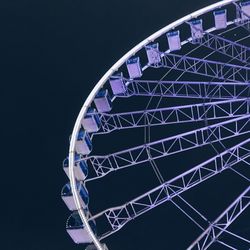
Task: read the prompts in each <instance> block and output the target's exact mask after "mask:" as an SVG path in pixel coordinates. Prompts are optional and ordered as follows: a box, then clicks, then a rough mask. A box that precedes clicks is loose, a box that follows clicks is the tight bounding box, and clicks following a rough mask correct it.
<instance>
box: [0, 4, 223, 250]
mask: <svg viewBox="0 0 250 250" xmlns="http://www.w3.org/2000/svg"><path fill="white" fill-rule="evenodd" d="M214 2H216V1H215V0H206V1H199V0H188V1H184V0H175V1H170V0H155V1H148V0H144V1H142V0H126V1H118V0H116V1H115V0H106V1H102V0H98V1H97V0H92V1H86V0H60V1H58V0H50V1H48V0H42V1H41V0H2V1H1V2H0V46H1V53H0V64H1V65H0V72H1V73H0V80H1V91H0V95H1V98H0V102H1V113H2V115H1V117H2V119H1V126H2V129H1V131H2V136H1V138H2V142H3V143H2V145H3V147H2V154H1V155H2V163H1V168H2V171H1V172H2V174H1V176H2V185H1V186H2V192H1V194H2V197H1V204H2V205H1V208H2V213H1V214H2V217H1V227H2V229H1V236H2V237H1V239H2V241H1V249H4V250H69V249H72V250H73V249H83V248H82V247H81V246H77V245H75V244H74V243H73V241H72V240H71V239H70V237H69V236H68V234H67V233H66V230H65V222H66V219H67V217H68V215H69V211H68V210H67V208H66V206H65V205H64V203H63V202H62V201H61V197H60V192H61V187H62V186H63V185H64V183H65V182H66V181H67V178H66V176H65V174H64V172H63V170H62V161H63V159H64V158H65V157H66V155H67V152H68V145H69V135H70V133H71V131H72V129H73V125H74V122H75V119H76V117H77V114H78V112H79V110H80V108H81V105H82V104H83V102H84V100H85V99H86V97H87V96H88V94H89V93H90V91H91V89H92V88H93V86H94V85H95V83H96V82H97V81H98V80H99V79H100V78H101V76H102V75H103V74H104V73H105V72H106V71H107V70H108V69H109V68H110V66H112V65H113V64H114V63H115V62H116V61H117V60H118V59H119V58H120V57H121V56H122V55H123V54H124V53H126V52H127V51H128V50H129V49H130V48H132V47H133V46H134V45H136V44H137V43H138V42H140V41H141V40H143V39H144V38H146V37H147V36H149V35H150V34H152V33H153V32H155V31H157V30H158V29H160V28H162V27H163V26H165V25H166V24H169V23H170V22H172V21H174V20H176V19H178V18H181V17H182V16H184V15H186V14H188V13H190V12H192V11H194V10H197V9H200V8H201V7H204V6H206V5H209V4H212V3H214ZM111 143H112V142H111ZM142 177H143V176H142ZM221 194H224V193H223V192H222V193H221ZM197 195H198V194H197ZM190 199H192V197H190ZM118 204H119V203H118ZM166 209H167V213H171V211H172V212H173V207H170V206H167V207H166V206H165V207H164V206H163V207H161V208H159V210H158V213H159V216H158V218H157V216H156V217H155V218H156V219H155V220H154V221H153V220H152V221H151V222H150V220H151V219H150V218H149V217H150V215H149V214H147V215H145V217H144V218H140V219H139V220H138V222H136V223H135V224H139V222H140V223H142V224H141V225H142V226H140V227H137V225H136V226H135V228H136V229H134V231H131V230H133V229H131V228H130V227H129V226H128V229H124V230H127V231H128V232H127V231H125V232H127V235H128V238H126V237H125V233H124V234H122V235H121V241H119V240H118V239H117V240H115V239H114V243H113V248H111V250H112V249H121V250H122V249H126V250H130V249H131V250H132V249H135V248H133V247H132V246H131V244H132V245H133V241H136V240H137V239H136V238H137V237H135V236H136V235H137V234H138V239H140V240H143V239H144V243H143V246H144V247H145V249H154V246H155V245H157V244H163V245H164V244H166V247H165V248H162V249H171V250H172V249H174V250H175V248H173V247H172V245H171V247H167V246H168V239H167V237H168V234H169V232H168V230H169V229H168V225H174V224H175V223H177V224H178V226H176V228H174V229H173V232H174V233H176V234H178V232H179V230H178V227H182V229H185V228H186V226H185V225H184V224H182V223H183V222H182V221H185V219H184V216H183V215H181V214H180V213H178V215H177V214H175V213H174V212H173V214H175V215H176V220H175V217H170V218H169V217H168V218H166V220H165V219H162V218H164V216H165V215H166ZM180 216H181V217H180ZM177 217H178V218H177ZM147 219H148V220H149V222H150V223H155V225H154V226H155V227H157V230H159V235H160V236H159V237H161V239H158V238H157V235H158V234H157V233H154V235H153V236H152V239H148V238H146V239H145V237H144V235H143V230H145V231H146V232H147V233H149V234H150V231H149V229H148V227H149V225H148V224H147V223H146V222H147ZM181 219H183V220H181ZM187 230H189V228H187ZM183 231H184V230H182V231H181V232H183ZM173 232H172V234H171V233H170V236H169V237H170V238H171V242H173V241H174V240H176V241H177V240H178V241H181V240H180V235H179V236H178V235H174V233H173ZM187 234H191V235H192V234H193V232H188V231H187ZM195 235H197V234H195ZM114 238H115V237H114ZM187 238H188V237H187ZM138 242H139V240H138ZM138 242H137V243H135V245H136V244H138V246H139V243H138ZM156 242H158V243H157V244H156ZM185 243H186V242H185ZM120 244H121V245H120ZM171 244H172V243H171ZM130 246H131V247H130ZM137 249H138V250H140V249H139V248H137ZM157 249H158V248H157ZM218 249H219V248H218ZM220 249H221V248H220ZM176 250H178V249H176Z"/></svg>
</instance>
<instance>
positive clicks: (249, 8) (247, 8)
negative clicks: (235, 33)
mask: <svg viewBox="0 0 250 250" xmlns="http://www.w3.org/2000/svg"><path fill="white" fill-rule="evenodd" d="M240 7H241V20H243V21H244V20H248V19H249V18H250V1H245V2H241V3H240Z"/></svg>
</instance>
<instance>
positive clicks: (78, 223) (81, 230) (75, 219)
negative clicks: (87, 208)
mask: <svg viewBox="0 0 250 250" xmlns="http://www.w3.org/2000/svg"><path fill="white" fill-rule="evenodd" d="M89 225H90V227H91V229H92V231H93V232H94V233H95V234H96V223H95V221H94V220H91V221H89ZM66 230H67V233H68V234H69V235H70V237H71V238H72V239H73V241H74V242H75V243H77V244H80V243H85V244H86V243H92V240H91V238H90V236H89V233H88V232H87V230H86V229H85V227H84V225H83V223H82V220H81V218H80V216H79V214H78V212H74V213H73V214H71V215H70V216H69V218H68V220H67V223H66Z"/></svg>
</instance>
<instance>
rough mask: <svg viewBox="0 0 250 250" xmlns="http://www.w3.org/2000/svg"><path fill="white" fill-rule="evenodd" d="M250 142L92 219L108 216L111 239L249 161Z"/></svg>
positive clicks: (243, 143) (245, 142) (229, 150)
mask: <svg viewBox="0 0 250 250" xmlns="http://www.w3.org/2000/svg"><path fill="white" fill-rule="evenodd" d="M249 142H250V139H247V140H246V141H244V142H242V143H240V144H238V145H236V146H234V147H232V148H230V149H227V150H226V151H225V152H223V153H221V154H219V155H217V156H215V157H213V158H211V159H209V160H207V161H205V162H203V163H202V164H199V165H197V166H196V167H194V168H192V169H190V170H188V171H186V172H185V173H183V174H181V175H179V176H177V177H175V178H173V179H172V180H169V181H166V182H164V183H163V184H162V185H160V186H158V187H156V188H154V189H152V190H150V191H149V192H147V193H145V194H143V195H141V196H139V197H137V198H136V199H133V200H131V201H129V202H127V203H126V204H124V205H122V206H119V207H114V208H110V209H107V210H105V211H103V212H101V213H99V214H97V215H95V216H93V217H92V219H97V218H98V217H100V216H106V217H107V219H108V221H109V223H110V225H111V227H112V230H111V231H110V232H109V233H105V237H107V236H108V235H109V234H110V233H112V232H114V231H117V230H120V229H121V228H122V227H123V226H124V225H125V224H126V223H127V222H129V221H130V220H132V219H134V218H136V217H138V216H140V215H142V214H143V213H145V212H147V211H150V210H151V209H153V208H155V207H157V206H158V205H160V204H162V203H164V202H166V201H169V200H171V199H172V198H174V197H175V196H177V195H179V194H181V193H182V192H185V191H187V190H189V189H190V188H193V187H195V186H196V185H198V184H200V183H203V182H204V181H205V180H207V179H209V178H211V177H213V176H216V175H217V174H219V173H221V172H223V171H224V170H226V169H228V168H230V167H231V166H233V165H235V164H237V163H239V162H241V160H242V159H246V158H248V157H249V156H250V148H249V150H248V151H246V147H249V146H250V143H249ZM242 148H244V150H241V149H242ZM232 153H233V154H234V155H236V157H228V156H231V155H232ZM173 190H174V191H173ZM244 197H245V196H244Z"/></svg>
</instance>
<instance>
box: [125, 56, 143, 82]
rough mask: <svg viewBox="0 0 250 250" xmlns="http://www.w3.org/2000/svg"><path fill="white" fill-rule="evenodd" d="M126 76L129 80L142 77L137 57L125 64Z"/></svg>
mask: <svg viewBox="0 0 250 250" xmlns="http://www.w3.org/2000/svg"><path fill="white" fill-rule="evenodd" d="M126 65H127V69H128V74H129V77H130V78H131V79H134V78H139V77H141V76H142V70H141V64H140V58H139V57H132V58H130V59H128V60H127V62H126Z"/></svg>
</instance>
